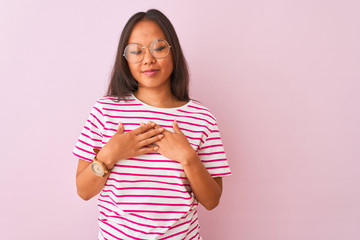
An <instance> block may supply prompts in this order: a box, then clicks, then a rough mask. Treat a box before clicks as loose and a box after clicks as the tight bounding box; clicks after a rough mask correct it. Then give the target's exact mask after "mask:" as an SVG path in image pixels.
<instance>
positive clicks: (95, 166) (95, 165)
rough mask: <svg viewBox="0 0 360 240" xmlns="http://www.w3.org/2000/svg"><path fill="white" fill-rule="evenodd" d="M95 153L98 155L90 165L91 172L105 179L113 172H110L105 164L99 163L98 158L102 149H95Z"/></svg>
mask: <svg viewBox="0 0 360 240" xmlns="http://www.w3.org/2000/svg"><path fill="white" fill-rule="evenodd" d="M93 151H94V152H95V153H96V155H95V157H94V159H93V160H92V162H91V164H90V168H91V171H92V172H93V173H94V174H95V175H96V176H98V177H105V176H106V174H108V173H109V172H110V171H111V169H110V170H109V169H108V168H107V167H106V165H105V163H103V162H101V161H99V160H98V159H97V158H96V156H97V154H98V153H99V152H100V149H97V148H93Z"/></svg>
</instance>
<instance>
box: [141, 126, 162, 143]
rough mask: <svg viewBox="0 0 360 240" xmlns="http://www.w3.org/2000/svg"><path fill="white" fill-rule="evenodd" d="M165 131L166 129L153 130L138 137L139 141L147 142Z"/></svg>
mask: <svg viewBox="0 0 360 240" xmlns="http://www.w3.org/2000/svg"><path fill="white" fill-rule="evenodd" d="M164 131H165V129H164V128H158V129H151V130H149V131H147V132H145V133H143V134H140V135H138V139H139V141H142V140H145V139H147V138H150V137H153V136H156V135H158V134H161V133H162V132H164Z"/></svg>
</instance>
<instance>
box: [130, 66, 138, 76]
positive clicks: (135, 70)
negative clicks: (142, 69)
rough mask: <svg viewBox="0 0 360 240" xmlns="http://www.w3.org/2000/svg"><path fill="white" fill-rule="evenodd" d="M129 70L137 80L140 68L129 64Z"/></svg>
mask: <svg viewBox="0 0 360 240" xmlns="http://www.w3.org/2000/svg"><path fill="white" fill-rule="evenodd" d="M129 69H130V72H131V75H132V76H133V77H134V78H136V75H137V74H138V67H137V66H135V65H133V64H129Z"/></svg>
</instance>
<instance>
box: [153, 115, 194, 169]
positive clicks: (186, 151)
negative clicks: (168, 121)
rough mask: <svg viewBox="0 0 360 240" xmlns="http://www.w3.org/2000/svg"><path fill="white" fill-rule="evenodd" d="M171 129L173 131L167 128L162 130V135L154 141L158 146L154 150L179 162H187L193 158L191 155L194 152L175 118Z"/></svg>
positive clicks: (157, 126)
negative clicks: (172, 130) (158, 139)
mask: <svg viewBox="0 0 360 240" xmlns="http://www.w3.org/2000/svg"><path fill="white" fill-rule="evenodd" d="M156 128H160V126H159V125H156V126H155V129H156ZM173 129H174V132H170V131H168V130H165V131H163V132H162V134H163V135H164V137H163V138H162V139H161V140H160V141H157V142H155V143H156V144H157V145H158V146H159V149H158V150H157V151H156V152H158V153H160V154H161V155H163V156H165V157H167V158H169V159H172V160H175V161H177V162H179V163H181V164H187V163H188V161H191V160H192V159H194V157H193V156H194V154H196V152H195V150H194V149H193V148H192V147H191V145H190V143H189V141H188V139H187V138H186V136H185V135H184V134H183V133H182V131H181V130H180V128H179V126H178V125H177V122H176V120H174V122H173Z"/></svg>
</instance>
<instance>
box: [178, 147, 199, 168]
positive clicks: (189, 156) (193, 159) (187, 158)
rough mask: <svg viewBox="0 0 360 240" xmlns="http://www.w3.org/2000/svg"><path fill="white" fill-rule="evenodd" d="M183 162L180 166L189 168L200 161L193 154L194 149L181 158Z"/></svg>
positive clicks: (194, 153) (195, 154)
mask: <svg viewBox="0 0 360 240" xmlns="http://www.w3.org/2000/svg"><path fill="white" fill-rule="evenodd" d="M183 159H184V160H183V161H182V165H183V166H189V165H192V164H194V163H196V162H198V161H199V160H200V158H199V156H198V155H197V153H196V152H195V150H194V149H191V150H190V151H189V152H188V154H186V155H185V157H184V158H183Z"/></svg>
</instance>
